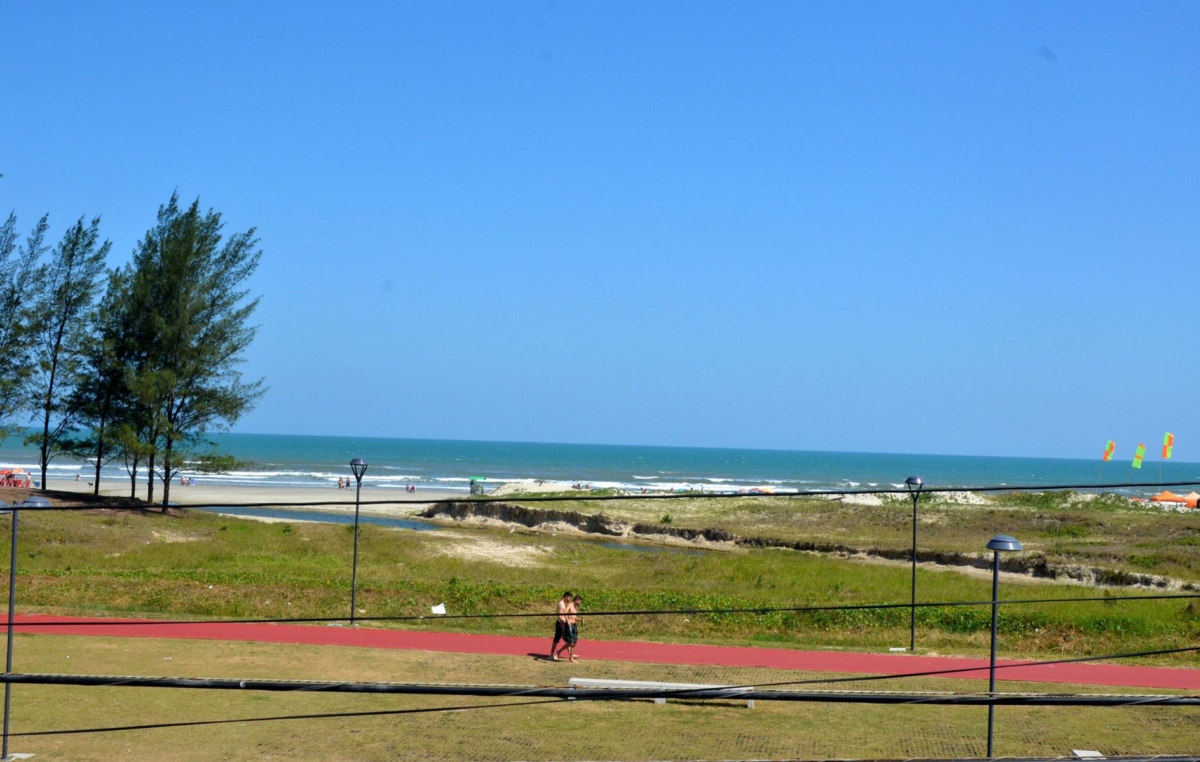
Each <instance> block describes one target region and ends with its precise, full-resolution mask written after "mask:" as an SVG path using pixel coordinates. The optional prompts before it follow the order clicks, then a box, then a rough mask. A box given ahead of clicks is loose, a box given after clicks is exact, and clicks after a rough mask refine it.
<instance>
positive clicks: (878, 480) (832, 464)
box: [0, 434, 1200, 493]
mask: <svg viewBox="0 0 1200 762" xmlns="http://www.w3.org/2000/svg"><path fill="white" fill-rule="evenodd" d="M212 439H213V440H214V441H215V442H217V444H218V446H219V448H220V449H221V450H222V451H223V452H226V453H229V454H231V455H234V456H236V457H237V458H239V459H240V460H243V461H246V462H247V463H248V464H249V465H247V466H246V467H244V468H242V469H240V470H237V471H234V472H232V473H227V474H203V475H197V481H204V482H206V483H214V482H215V483H226V484H236V485H257V486H280V487H328V486H330V485H331V484H336V483H337V480H338V477H348V476H350V468H349V465H348V464H349V462H350V459H351V458H355V457H361V458H364V459H365V460H366V461H367V462H368V463H369V464H370V465H369V467H368V470H367V474H366V476H365V477H364V479H363V486H364V488H371V489H395V490H403V489H404V487H405V486H406V485H408V484H415V485H416V486H417V487H418V489H420V488H422V487H425V488H437V489H448V490H461V491H462V492H466V491H467V490H468V484H469V481H470V478H471V477H473V476H482V477H485V478H486V479H487V484H488V486H489V487H495V486H498V485H500V484H503V483H505V482H508V481H514V480H521V479H543V480H546V481H553V482H562V483H564V484H567V485H569V484H574V483H577V482H578V483H583V484H590V485H591V486H592V487H593V488H609V487H611V488H618V489H627V490H635V491H640V490H641V489H642V488H643V487H644V488H646V489H648V490H654V491H660V490H679V489H700V488H703V489H704V490H705V491H707V492H726V491H727V492H738V491H742V490H749V489H756V488H757V489H773V490H776V491H788V490H823V489H871V488H875V487H878V488H882V489H889V488H902V487H903V482H904V479H905V478H906V477H908V476H912V475H917V476H920V477H922V478H923V479H924V480H925V483H926V484H927V485H928V486H930V487H961V486H970V487H982V486H999V487H1004V486H1011V487H1015V486H1023V487H1036V486H1040V485H1054V484H1098V483H1099V481H1098V479H1099V477H1100V466H1101V464H1100V459H1099V458H1098V457H1097V458H1096V459H1095V460H1069V459H1058V458H1001V457H982V456H961V455H903V454H886V453H850V452H805V451H789V450H733V449H717V448H699V447H643V446H626V445H581V444H539V443H529V442H474V441H453V440H435V439H379V438H365V437H362V438H359V437H323V436H284V435H271V434H218V435H214V436H213V437H212ZM20 441H21V437H20V436H13V437H10V438H8V439H7V440H5V441H4V442H3V443H0V468H12V467H22V468H27V469H29V470H30V471H31V472H34V470H35V469H34V465H35V464H36V463H37V457H36V454H35V452H34V450H33V449H32V448H26V447H23V446H22V445H21V444H20ZM1162 465H1163V469H1162V476H1161V480H1162V481H1166V482H1172V481H1186V480H1197V481H1200V464H1195V463H1182V462H1179V461H1174V460H1172V461H1167V462H1166V463H1165V464H1162ZM1159 466H1160V462H1159V461H1158V460H1157V459H1150V458H1148V459H1147V460H1146V463H1145V466H1144V467H1143V468H1142V469H1141V470H1140V471H1137V470H1134V469H1132V468H1131V467H1130V464H1129V461H1128V460H1122V461H1113V462H1111V463H1108V464H1106V465H1105V466H1104V469H1103V479H1102V481H1103V483H1105V484H1113V483H1120V482H1135V481H1136V482H1158V481H1159V478H1160V477H1159ZM90 472H91V466H90V465H88V464H87V463H83V462H79V461H72V460H67V459H63V458H59V459H57V460H55V461H54V462H53V464H52V465H51V468H50V471H49V474H50V478H51V479H54V478H68V479H70V478H74V475H75V474H76V473H80V474H82V475H83V476H84V477H85V478H86V477H87V476H88V474H89V473H90ZM184 474H185V475H189V472H187V471H185V472H184ZM103 477H104V478H105V479H110V480H116V479H123V480H128V478H129V476H128V472H127V471H126V470H125V466H124V465H123V464H121V463H119V462H116V463H112V464H109V465H108V466H106V467H105V469H104V473H103ZM1129 491H1130V492H1134V493H1147V492H1154V491H1157V490H1147V489H1140V490H1129Z"/></svg>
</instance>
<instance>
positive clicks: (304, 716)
mask: <svg viewBox="0 0 1200 762" xmlns="http://www.w3.org/2000/svg"><path fill="white" fill-rule="evenodd" d="M561 703H562V701H560V700H559V699H546V700H541V701H513V702H509V703H506V704H475V705H473V706H444V707H443V706H439V707H426V708H421V709H380V710H376V711H371V712H326V713H320V714H284V715H276V716H274V717H239V718H236V719H231V720H192V721H188V722H156V723H151V724H146V725H118V726H110V727H105V728H72V729H69V730H35V731H29V732H25V733H9V735H10V736H62V735H78V734H82V733H115V732H120V731H126V730H156V729H159V728H188V727H197V726H202V725H232V724H241V723H245V722H276V721H279V720H322V719H332V718H347V717H379V716H385V715H399V714H429V713H435V712H454V711H465V710H468V709H497V708H500V707H508V706H533V705H535V704H561Z"/></svg>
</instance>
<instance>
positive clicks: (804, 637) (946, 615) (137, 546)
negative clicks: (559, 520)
mask: <svg viewBox="0 0 1200 762" xmlns="http://www.w3.org/2000/svg"><path fill="white" fill-rule="evenodd" d="M845 508H846V507H845V506H836V505H834V506H832V507H830V506H826V507H825V509H826V510H830V509H832V510H834V511H840V510H843V509H845ZM1012 510H1013V511H1014V512H1019V511H1021V510H1025V511H1028V512H1030V513H1034V514H1036V512H1037V511H1038V510H1040V509H1037V508H1030V509H1012ZM953 511H954V509H950V508H947V509H945V513H944V514H942V515H948V516H953V515H954V513H953ZM800 513H802V512H799V513H798V517H797V518H796V521H797V522H803V521H808V519H805V518H803V516H802V515H799V514H800ZM927 513H928V514H929V515H930V516H934V515H938V514H935V512H934V511H932V510H930V511H928V512H927ZM1090 516H1091V517H1092V519H1093V520H1095V521H1097V522H1101V521H1109V522H1111V523H1112V525H1113V526H1115V525H1116V524H1117V523H1119V522H1122V521H1130V522H1141V521H1144V520H1148V519H1150V518H1153V517H1151V516H1148V515H1143V514H1141V513H1136V512H1135V513H1131V514H1129V516H1124V514H1120V515H1118V514H1116V513H1114V514H1113V516H1110V514H1109V513H1106V512H1104V511H1096V512H1094V513H1092V514H1090ZM1158 518H1163V517H1161V516H1160V517H1158ZM1179 518H1180V519H1189V520H1190V519H1193V517H1190V516H1185V517H1179ZM681 520H682V519H681ZM891 520H892V517H890V518H889V521H891ZM990 520H991V521H993V523H994V525H995V527H999V526H1001V525H1002V524H1003V523H1004V522H1003V516H997V517H993V518H992V519H990ZM945 521H947V522H949V519H945ZM869 523H870V521H869V518H864V519H863V520H862V526H863V527H866V526H867V525H868V524H869ZM875 523H876V524H877V527H878V532H877V534H878V536H880V537H886V536H887V534H888V531H889V529H888V528H889V527H890V526H891V525H890V524H888V523H887V522H886V521H883V520H882V519H880V520H878V521H877V522H875ZM893 523H895V522H893ZM935 525H936V526H940V524H935ZM981 529H982V527H976V528H975V529H973V530H972V532H971V533H972V534H974V533H975V531H976V530H981ZM993 529H994V528H993ZM0 531H3V532H4V534H3V537H4V540H5V542H2V543H0V553H4V554H7V552H8V549H7V544H6V541H7V536H8V535H7V531H6V527H2V526H0ZM825 531H827V532H829V531H833V530H831V529H830V527H828V526H827V527H825ZM863 531H864V532H865V531H866V530H865V529H864V530H863ZM991 531H993V530H989V531H979V534H980V535H981V536H985V537H990V536H991V533H990V532H991ZM1106 531H1109V530H1106ZM1113 531H1115V530H1113ZM962 534H963V535H965V534H966V531H965V530H963V532H962ZM927 535H929V536H930V539H929V541H930V542H931V543H932V542H936V541H937V540H936V539H935V538H936V536H937V535H936V533H934V532H928V533H927ZM953 536H959V535H958V534H954V535H953ZM351 542H352V532H351V530H350V529H349V528H348V527H344V526H333V525H322V524H308V523H294V524H279V523H276V524H267V523H260V522H255V521H248V520H239V519H233V518H224V517H220V516H215V515H212V514H206V513H202V512H198V511H187V512H184V513H183V514H181V515H169V516H163V515H159V514H154V513H146V514H142V513H140V512H134V511H120V512H113V511H104V512H99V511H97V512H83V513H80V512H73V513H54V512H47V513H28V512H27V513H25V514H24V515H23V516H22V519H21V541H20V558H19V564H20V566H19V576H18V581H19V585H18V605H19V610H20V611H24V612H30V611H47V612H61V613H80V614H108V615H117V614H119V615H139V616H168V615H170V616H179V615H187V616H204V617H221V618H226V617H306V616H339V617H344V616H346V615H347V613H348V598H349V586H350V557H351V556H350V554H351ZM918 587H919V595H920V598H921V599H923V600H934V601H936V600H986V599H988V598H990V583H989V581H988V579H987V578H986V577H985V575H980V576H970V575H966V574H962V573H958V572H954V571H933V570H925V569H922V570H921V572H920V573H919V575H918ZM565 588H571V589H574V590H577V591H579V592H581V593H582V594H583V595H584V596H585V599H586V608H587V609H590V610H592V611H597V610H631V609H639V610H640V609H656V610H657V609H676V608H739V607H756V606H786V605H797V604H856V603H874V602H904V601H907V600H908V594H909V571H908V568H907V567H906V566H905V565H903V564H893V563H870V562H860V561H851V560H845V559H841V558H836V557H830V556H824V555H820V554H813V553H798V552H794V551H786V550H735V551H706V552H699V551H696V552H682V551H681V549H670V550H669V551H665V552H634V551H630V550H622V549H612V548H606V547H604V543H602V542H598V541H593V540H589V539H581V538H579V537H577V536H557V537H555V536H550V535H545V534H529V533H519V532H517V533H510V532H509V531H508V530H505V529H469V528H457V527H456V528H454V529H450V530H443V531H436V532H421V533H418V532H412V531H403V530H399V531H398V530H391V529H384V528H379V527H373V526H365V527H364V529H363V532H362V538H361V555H360V563H359V597H358V600H359V609H360V611H361V612H363V613H362V616H366V617H372V616H403V615H414V614H427V613H428V612H429V607H430V606H431V605H432V604H436V603H443V602H444V603H445V604H446V605H447V607H448V609H449V610H450V612H451V613H458V614H487V613H512V612H545V611H547V610H549V608H550V607H551V606H552V604H553V601H554V600H556V599H557V598H558V596H559V595H561V592H562V590H563V589H565ZM1111 594H1114V595H1115V594H1118V593H1111ZM1079 595H1104V592H1102V591H1096V590H1092V589H1089V588H1085V587H1082V586H1067V585H1059V584H1031V583H1029V582H1028V581H1027V580H1006V582H1005V583H1004V585H1003V588H1002V597H1007V598H1028V597H1039V598H1042V597H1068V596H1079ZM988 621H989V610H988V609H987V608H986V607H976V608H935V609H925V610H922V611H920V613H919V617H918V626H919V633H918V646H919V650H924V651H934V652H941V653H964V654H980V653H983V652H984V651H985V649H986V647H987V633H988ZM406 626H412V627H433V628H439V629H452V630H464V631H475V632H495V633H512V634H534V635H541V634H545V633H546V632H547V631H548V629H549V624H548V621H546V620H542V619H507V618H496V619H479V620H431V621H429V622H426V623H409V624H407V625H406ZM1001 633H1002V635H1003V638H1002V642H1001V649H1002V652H1003V653H1007V654H1054V655H1058V654H1100V653H1114V652H1121V651H1140V650H1146V649H1152V648H1172V647H1180V646H1191V645H1193V644H1194V643H1195V642H1196V640H1197V636H1198V635H1200V604H1198V603H1197V601H1195V600H1192V601H1144V602H1127V603H1116V602H1106V603H1055V604H1049V605H1039V606H1011V607H1007V608H1005V609H1004V610H1003V614H1002V618H1001ZM907 636H908V611H907V610H892V611H851V612H840V613H810V614H791V613H774V614H770V615H750V614H711V615H700V616H654V615H639V616H630V617H592V618H590V619H588V621H587V623H586V628H585V637H587V638H596V639H606V638H610V639H616V638H641V639H651V640H662V641H672V642H709V643H729V644H759V645H769V644H779V645H787V646H793V647H794V646H802V647H813V648H819V647H842V648H867V649H882V648H886V647H889V646H900V645H905V644H907V641H908V637H907ZM1169 661H1172V662H1173V663H1186V664H1196V663H1197V660H1196V658H1195V656H1192V655H1187V656H1181V657H1174V658H1172V659H1169Z"/></svg>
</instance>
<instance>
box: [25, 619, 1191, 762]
mask: <svg viewBox="0 0 1200 762" xmlns="http://www.w3.org/2000/svg"><path fill="white" fill-rule="evenodd" d="M14 651H15V654H16V664H17V667H18V669H20V670H22V671H30V672H35V671H42V672H76V673H84V674H109V675H185V676H201V675H202V676H211V677H243V678H253V677H275V678H296V679H312V678H316V679H329V680H381V681H411V682H473V683H480V682H485V683H503V684H510V685H513V684H515V685H565V684H566V682H567V679H568V678H569V677H605V678H610V679H621V678H625V679H642V680H662V681H682V682H691V681H700V682H710V683H721V684H744V685H754V684H759V685H761V684H764V683H769V682H775V681H779V680H803V679H806V678H812V677H815V675H813V674H811V673H802V672H778V671H771V670H764V669H744V668H715V667H703V668H696V667H686V666H665V665H647V664H623V663H616V662H586V661H585V662H581V663H579V664H575V665H570V664H563V663H560V664H552V663H549V662H543V661H535V660H533V659H528V658H519V657H509V656H478V655H457V654H436V653H425V652H405V651H386V650H374V649H363V648H338V647H316V646H300V645H281V644H263V643H222V642H208V641H162V640H142V639H120V638H101V637H73V636H57V635H21V636H18V637H17V640H16V646H15V649H14ZM824 676H825V677H833V676H835V675H824ZM871 687H872V688H873V689H888V690H930V691H956V692H964V691H978V690H983V689H986V682H985V681H975V680H948V679H933V678H920V679H906V680H902V681H895V682H889V683H887V684H885V685H881V684H872V685H871ZM1002 690H1010V691H1045V690H1049V691H1053V692H1076V691H1080V692H1086V693H1103V692H1127V691H1120V690H1116V689H1097V688H1096V687H1094V686H1085V687H1079V686H1063V685H1054V686H1046V685H1038V684H1027V683H1004V684H1002ZM524 701H525V700H522V699H516V700H514V699H479V698H436V697H405V696H371V695H344V694H343V695H335V694H312V693H304V692H300V693H287V694H283V693H262V692H249V691H245V692H243V691H200V690H168V689H159V688H128V687H106V688H81V687H60V686H53V687H52V686H15V687H14V690H13V730H14V731H15V732H17V733H22V732H36V731H44V730H63V729H78V728H97V727H113V726H127V725H141V724H151V723H160V722H196V721H205V720H226V721H230V720H233V722H226V723H224V724H219V725H208V726H199V727H196V726H193V727H182V728H179V727H177V728H163V729H155V730H130V731H120V732H111V733H100V734H81V735H53V736H31V737H17V738H15V739H14V740H13V745H12V748H13V750H15V751H18V752H24V753H34V754H36V755H37V757H36V758H37V759H70V760H86V761H90V760H97V761H99V760H110V759H113V758H120V759H124V760H130V761H131V762H141V761H142V760H168V761H172V762H190V761H191V760H212V759H227V760H234V759H272V760H311V759H356V760H376V759H378V760H396V759H401V760H416V759H422V760H424V759H477V760H512V759H523V760H554V759H622V760H649V759H765V758H772V759H797V758H801V759H830V758H855V757H857V758H893V759H894V758H911V757H941V758H946V757H955V756H977V757H981V756H983V754H984V739H985V733H986V710H985V709H984V708H982V707H939V706H869V705H851V704H837V705H835V704H809V703H784V702H763V701H760V702H757V704H756V706H755V708H754V709H747V708H746V707H745V705H744V704H738V703H737V702H733V701H721V702H708V703H704V704H699V703H684V702H669V703H668V704H667V705H665V706H656V705H654V704H653V703H651V702H649V701H630V702H605V703H598V702H568V701H555V702H552V703H545V704H527V705H523V706H521V705H509V706H505V704H520V703H523V702H524ZM467 707H483V708H479V709H469V708H467ZM429 709H434V710H439V709H441V710H447V709H455V710H456V711H433V712H421V713H414V714H401V715H391V716H386V715H385V716H378V717H357V718H323V719H317V718H309V719H302V720H284V721H275V722H250V721H248V720H250V719H251V718H257V717H273V716H279V715H296V714H320V713H330V712H370V711H390V710H429ZM237 720H240V721H237ZM1197 737H1200V711H1197V710H1195V709H1192V708H1180V707H1157V708H1151V707H1144V708H1104V709H1096V708H1093V709H1080V708H1049V707H1046V708H1017V707H1000V708H998V709H997V712H996V739H997V741H996V753H997V754H998V755H1000V756H1013V755H1037V756H1060V755H1069V754H1070V750H1071V749H1078V748H1087V749H1098V750H1100V751H1102V752H1104V753H1106V754H1110V755H1116V754H1133V753H1137V754H1152V753H1162V754H1170V753H1176V754H1178V753H1184V752H1188V751H1194V748H1195V739H1196V738H1197Z"/></svg>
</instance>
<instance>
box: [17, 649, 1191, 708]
mask: <svg viewBox="0 0 1200 762" xmlns="http://www.w3.org/2000/svg"><path fill="white" fill-rule="evenodd" d="M1196 651H1200V646H1192V647H1186V648H1171V649H1161V650H1155V651H1139V652H1134V653H1120V654H1107V655H1101V656H1081V657H1074V658H1069V659H1055V660H1051V661H1029V662H1011V663H1007V664H997V665H996V670H997V671H999V670H1005V669H1019V668H1025V667H1046V666H1053V665H1058V664H1076V663H1081V662H1089V661H1104V660H1113V659H1129V658H1135V657H1143V656H1160V655H1165V654H1178V653H1191V652H1196ZM988 669H990V667H989V666H976V667H957V668H953V669H940V670H923V671H920V672H905V673H901V674H895V675H864V676H858V677H835V678H808V679H805V680H787V681H782V682H772V683H756V684H755V685H725V686H720V687H715V688H714V687H704V688H678V689H662V690H649V691H645V690H636V691H630V690H610V689H586V688H554V687H543V686H531V685H470V684H448V683H434V684H430V683H384V682H362V681H344V680H277V679H262V678H251V679H240V678H208V677H205V678H197V677H147V676H124V675H74V674H43V673H13V674H0V683H11V684H16V685H72V686H87V687H116V686H121V687H137V688H187V689H201V690H250V691H271V692H306V693H367V694H375V695H381V694H400V695H432V696H480V697H492V698H514V697H535V698H575V699H580V698H587V699H614V698H639V697H640V698H672V697H674V698H684V697H690V698H697V699H701V698H706V699H707V698H736V699H739V700H740V699H751V698H762V699H764V700H781V701H801V700H804V701H812V700H823V699H813V698H803V697H804V696H818V695H819V696H824V695H826V694H812V693H802V692H797V691H760V690H758V689H760V688H780V687H785V686H797V685H812V684H817V683H847V682H866V681H879V680H903V679H907V678H913V677H935V676H944V675H951V674H961V673H966V672H983V671H986V670H988ZM1030 682H1036V680H1031V681H1030ZM829 695H837V696H841V695H859V694H857V693H856V694H842V693H833V694H829ZM870 695H872V696H874V695H876V694H870ZM888 695H891V694H888ZM906 695H907V694H906ZM920 695H921V696H922V697H924V698H923V699H922V700H933V699H931V698H929V696H932V695H934V694H920ZM937 695H955V696H958V695H959V694H937ZM973 695H975V694H973ZM980 695H986V694H980ZM1009 695H1011V696H1018V695H1019V696H1031V695H1032V696H1035V697H1043V698H1045V703H1047V704H1053V703H1056V702H1058V701H1059V699H1062V698H1063V697H1064V696H1066V697H1068V698H1070V697H1071V696H1072V695H1074V694H1009ZM797 696H800V697H802V698H796V697H797ZM1083 696H1084V698H1086V695H1083ZM1076 697H1079V696H1076ZM1118 698H1121V696H1120V695H1119V694H1116V695H1110V694H1103V695H1100V696H1099V698H1098V699H1096V700H1097V701H1099V702H1100V703H1098V704H1097V703H1086V704H1076V705H1078V706H1084V705H1087V706H1093V705H1095V706H1119V705H1123V703H1129V702H1128V701H1124V702H1118V701H1117V699H1118ZM1124 698H1126V699H1128V698H1129V697H1128V696H1125V697H1124ZM1136 698H1141V699H1145V698H1147V697H1145V696H1140V697H1136ZM1165 698H1166V699H1170V701H1168V702H1167V703H1180V702H1182V704H1186V705H1197V706H1200V696H1167V697H1165ZM1051 699H1053V700H1051ZM856 700H857V699H856ZM964 700H967V699H964ZM992 700H993V698H989V699H988V700H987V701H985V702H983V703H991V702H992ZM1030 700H1034V699H1030ZM1080 700H1081V701H1083V698H1080ZM864 701H866V700H864ZM970 701H971V702H975V703H979V699H978V698H972V699H970ZM1038 701H1042V699H1041V698H1038V699H1036V701H1034V703H1035V704H1036V703H1037V702H1038ZM1087 701H1088V702H1092V699H1091V698H1087ZM1105 702H1116V703H1105ZM866 703H898V702H896V701H894V700H892V699H887V700H880V701H866Z"/></svg>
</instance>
